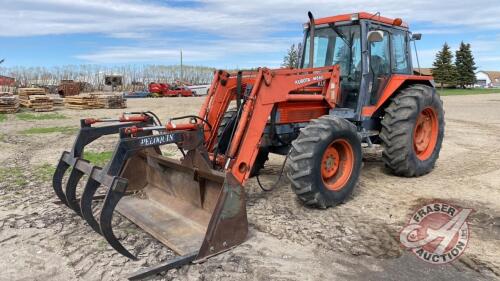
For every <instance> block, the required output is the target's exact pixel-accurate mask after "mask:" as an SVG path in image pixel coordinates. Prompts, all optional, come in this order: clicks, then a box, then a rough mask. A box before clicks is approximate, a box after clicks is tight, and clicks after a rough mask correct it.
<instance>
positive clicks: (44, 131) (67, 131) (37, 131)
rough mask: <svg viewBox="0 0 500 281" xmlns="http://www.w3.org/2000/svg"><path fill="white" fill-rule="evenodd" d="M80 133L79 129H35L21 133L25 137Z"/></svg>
mask: <svg viewBox="0 0 500 281" xmlns="http://www.w3.org/2000/svg"><path fill="white" fill-rule="evenodd" d="M77 131H78V128H77V127H69V126H68V127H35V128H30V129H27V130H24V131H21V133H22V134H25V135H33V134H50V133H63V134H74V133H76V132H77Z"/></svg>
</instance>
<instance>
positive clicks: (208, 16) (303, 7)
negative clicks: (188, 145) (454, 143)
mask: <svg viewBox="0 0 500 281" xmlns="http://www.w3.org/2000/svg"><path fill="white" fill-rule="evenodd" d="M446 2H447V1H430V0H420V1H413V0H406V1H401V0H371V1H361V0H353V1H332V0H328V1H326V0H316V1H303V0H297V1H289V0H288V1H284V0H276V1H273V0H267V1H260V0H255V1H235V0H199V1H198V0H195V1H180V0H0V14H1V15H2V18H1V20H0V58H5V59H6V61H5V63H4V65H3V66H7V67H8V66H17V65H22V66H55V65H65V64H107V65H113V64H129V63H132V64H167V65H169V64H178V63H179V50H180V49H183V53H184V61H185V63H186V64H193V65H206V66H213V67H217V68H237V67H240V68H245V67H257V66H268V67H277V66H279V65H280V63H281V61H282V58H283V56H284V54H285V52H286V49H287V48H288V47H289V46H290V45H291V44H292V43H298V42H300V41H301V38H302V23H303V22H305V21H307V16H306V13H307V11H308V10H311V11H312V12H313V13H314V14H315V16H316V17H317V18H319V17H324V16H330V15H335V14H342V13H351V12H355V11H367V12H373V13H374V12H377V11H379V12H381V14H382V15H384V16H388V17H401V18H403V20H405V21H406V22H408V23H409V24H410V27H411V29H412V30H413V31H414V32H421V33H423V38H422V40H421V41H419V42H418V49H419V55H420V62H421V65H422V67H430V66H431V65H432V61H433V59H434V55H435V53H436V51H438V50H439V49H440V48H441V46H442V44H443V43H444V42H445V41H446V42H448V43H449V44H450V45H451V47H452V48H453V49H456V47H457V46H458V45H459V43H460V41H462V40H463V41H465V42H467V43H470V44H471V45H472V50H473V53H474V56H475V58H476V64H477V66H478V68H479V69H483V70H500V48H499V46H500V20H499V19H498V17H496V16H494V15H499V14H500V5H493V3H492V1H488V0H476V1H453V2H450V3H446Z"/></svg>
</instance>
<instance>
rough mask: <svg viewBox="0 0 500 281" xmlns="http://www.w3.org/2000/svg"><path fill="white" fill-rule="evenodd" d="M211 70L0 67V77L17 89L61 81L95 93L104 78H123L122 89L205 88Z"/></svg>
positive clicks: (146, 66) (75, 66)
mask: <svg viewBox="0 0 500 281" xmlns="http://www.w3.org/2000/svg"><path fill="white" fill-rule="evenodd" d="M214 71H215V69H214V68H211V67H205V66H189V65H184V66H182V77H181V66H180V65H170V66H166V65H132V64H130V65H120V66H103V65H85V64H84V65H66V66H53V67H26V66H15V67H0V75H4V76H9V77H13V78H16V83H17V85H18V86H19V87H29V86H32V85H40V86H53V85H58V84H59V83H60V81H61V80H74V81H78V82H85V83H88V84H90V85H91V86H92V88H93V89H95V90H101V89H102V88H103V87H104V79H105V76H106V75H121V76H123V83H124V87H123V88H124V89H131V88H134V87H135V88H137V86H139V87H142V85H144V86H146V85H147V84H149V83H150V82H160V83H173V82H175V81H184V82H187V83H189V84H193V85H199V84H209V83H210V82H212V79H213V76H214Z"/></svg>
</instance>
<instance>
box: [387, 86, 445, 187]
mask: <svg viewBox="0 0 500 281" xmlns="http://www.w3.org/2000/svg"><path fill="white" fill-rule="evenodd" d="M443 136H444V111H443V102H442V101H441V99H440V97H439V95H438V94H437V93H436V90H435V89H434V88H432V87H430V86H426V85H412V86H409V87H407V88H405V89H403V90H401V91H400V92H399V94H398V95H397V96H396V97H395V98H394V99H393V100H392V102H391V104H390V105H389V106H388V107H387V108H386V109H385V115H384V119H383V120H382V130H381V132H380V139H381V140H382V146H383V147H384V152H383V154H382V159H383V160H384V162H385V164H386V166H387V167H389V169H390V170H391V171H392V172H393V173H394V174H395V175H398V176H404V177H418V176H421V175H424V174H427V173H429V172H430V171H431V170H432V169H433V168H434V165H435V164H436V160H437V159H438V157H439V152H440V150H441V144H442V142H443Z"/></svg>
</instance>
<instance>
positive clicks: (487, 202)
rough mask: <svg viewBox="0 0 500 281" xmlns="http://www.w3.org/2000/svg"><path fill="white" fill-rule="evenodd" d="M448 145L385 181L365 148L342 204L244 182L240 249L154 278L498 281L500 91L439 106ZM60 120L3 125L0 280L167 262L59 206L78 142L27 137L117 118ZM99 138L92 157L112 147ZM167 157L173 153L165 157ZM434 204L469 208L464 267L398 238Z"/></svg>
mask: <svg viewBox="0 0 500 281" xmlns="http://www.w3.org/2000/svg"><path fill="white" fill-rule="evenodd" d="M443 100H444V105H445V110H446V136H445V140H444V143H443V149H442V151H441V157H440V159H439V160H438V162H437V166H436V168H435V170H434V171H433V172H432V173H430V174H429V175H426V176H423V177H420V178H399V177H395V176H392V175H390V174H389V173H388V172H387V170H386V169H385V168H384V165H383V163H382V161H381V159H380V154H381V151H380V149H379V148H377V147H375V148H372V149H370V150H365V151H364V152H365V156H364V158H365V161H364V167H363V169H362V175H361V178H360V182H359V185H358V186H357V188H356V190H355V191H354V193H353V195H352V196H351V198H350V199H349V200H347V202H345V204H342V205H340V206H337V207H335V208H330V209H327V210H315V209H309V208H306V207H304V206H303V205H302V204H301V203H300V202H299V201H298V200H297V199H296V197H295V195H294V194H293V192H292V191H291V190H290V188H289V183H288V182H286V180H285V179H283V180H282V181H281V182H280V183H279V184H278V186H277V187H276V188H275V189H274V190H273V191H271V192H262V191H261V190H260V189H259V188H258V187H257V185H256V182H255V180H254V179H251V180H250V181H249V183H248V184H247V185H246V190H247V205H248V217H249V223H250V234H249V237H248V240H247V242H245V243H244V244H242V245H241V246H239V247H236V248H235V249H233V250H231V251H228V252H226V253H223V254H221V255H218V256H216V257H213V258H211V259H209V260H208V261H207V262H205V263H202V264H196V265H190V266H185V267H183V268H181V269H179V270H172V271H170V272H168V273H167V274H166V275H162V276H156V277H153V278H151V279H152V280H157V279H158V280H345V279H354V280H366V279H372V280H378V279H385V280H415V279H428V280H442V279H445V278H446V279H448V278H454V279H458V280H478V279H485V280H491V279H500V238H499V237H500V150H499V149H498V147H497V145H498V144H499V143H500V110H499V107H500V94H490V95H477V96H456V97H443ZM202 102H203V98H168V99H167V98H165V99H136V100H129V101H128V103H129V108H128V109H127V110H130V111H134V110H152V111H155V112H156V113H158V114H159V115H160V116H161V117H162V118H166V117H173V116H176V115H181V114H187V113H197V112H198V110H199V107H200V106H201V103H202ZM56 112H57V113H59V114H62V115H64V116H66V117H67V118H65V119H57V120H32V121H22V120H19V119H18V118H15V117H14V116H13V115H9V116H8V119H7V121H4V122H2V123H0V132H1V133H0V247H1V248H0V249H1V250H2V258H1V259H0V271H1V272H2V274H1V275H0V280H123V279H124V276H126V275H127V274H128V273H131V272H134V271H136V270H138V269H140V268H142V267H146V266H151V265H155V264H157V263H159V262H161V261H163V260H166V259H168V258H171V257H172V256H173V253H172V252H171V251H170V250H168V248H166V247H164V246H163V245H161V244H160V243H159V242H157V241H156V240H155V239H153V238H152V237H150V236H149V235H147V234H145V233H143V232H142V231H140V230H139V229H138V228H136V227H135V225H133V224H132V223H130V222H128V220H125V219H122V218H121V217H120V216H116V217H117V222H116V224H117V229H118V234H119V235H120V236H121V237H122V238H123V243H124V245H125V246H126V247H127V248H129V249H135V252H136V253H139V257H140V260H139V261H135V262H134V261H129V260H127V259H126V258H124V257H122V256H120V255H119V254H118V253H116V252H115V251H114V250H113V249H111V247H109V246H108V245H107V243H106V242H105V241H104V239H102V238H101V237H100V236H99V235H98V234H96V233H94V232H93V231H92V230H91V229H90V227H88V226H87V225H86V223H85V222H84V221H83V220H82V219H81V218H80V217H78V216H77V215H76V214H75V213H74V212H73V211H71V210H70V209H68V208H66V207H63V206H61V205H58V204H55V203H54V201H55V196H54V194H53V192H52V188H51V179H50V176H51V175H50V173H51V171H52V169H53V168H52V167H53V166H54V165H55V164H56V163H57V161H58V158H59V156H60V154H61V152H62V151H63V150H67V149H70V148H71V145H72V142H73V138H74V137H73V133H72V132H71V128H70V129H68V130H67V131H69V132H67V131H65V132H55V133H45V134H28V133H27V132H25V130H26V129H29V128H35V127H36V128H45V127H56V126H57V127H68V126H69V127H75V126H78V120H79V119H80V118H83V117H89V116H94V117H111V116H116V115H118V114H119V113H120V112H121V110H102V109H101V110H89V111H75V110H67V109H59V110H57V111H56ZM115 140H116V137H113V136H111V137H106V138H104V139H103V140H102V141H101V142H99V143H97V144H92V145H91V146H90V147H89V150H92V151H94V152H102V151H108V150H111V149H112V147H113V144H114V142H115ZM171 152H172V153H173V152H174V150H173V149H171ZM283 160H284V157H282V156H272V157H271V159H270V161H269V162H268V163H267V165H266V168H265V169H264V170H263V171H262V177H261V178H262V180H263V181H264V182H265V183H267V184H271V183H272V182H274V181H275V179H276V177H277V175H278V174H279V170H280V168H281V163H282V161H283ZM436 199H439V200H441V201H446V202H450V203H452V204H456V205H459V206H461V207H467V208H473V209H474V210H475V212H474V213H473V214H472V215H471V217H470V218H469V225H470V227H471V233H472V235H471V238H470V241H469V245H468V248H467V250H466V251H465V254H464V255H462V256H461V257H460V259H459V261H456V262H454V263H453V264H449V265H445V266H431V265H428V264H426V263H424V262H422V261H420V260H419V259H417V258H416V257H415V256H413V255H412V254H410V253H408V252H407V251H405V250H403V249H402V247H401V246H400V244H399V242H398V236H399V231H400V230H401V228H402V227H403V226H404V225H405V223H406V221H407V220H408V218H409V216H410V214H411V213H412V212H413V211H414V210H415V209H416V208H417V207H419V206H421V205H423V204H424V203H426V202H428V201H431V200H436Z"/></svg>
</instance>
